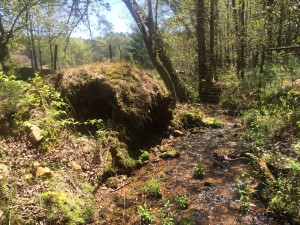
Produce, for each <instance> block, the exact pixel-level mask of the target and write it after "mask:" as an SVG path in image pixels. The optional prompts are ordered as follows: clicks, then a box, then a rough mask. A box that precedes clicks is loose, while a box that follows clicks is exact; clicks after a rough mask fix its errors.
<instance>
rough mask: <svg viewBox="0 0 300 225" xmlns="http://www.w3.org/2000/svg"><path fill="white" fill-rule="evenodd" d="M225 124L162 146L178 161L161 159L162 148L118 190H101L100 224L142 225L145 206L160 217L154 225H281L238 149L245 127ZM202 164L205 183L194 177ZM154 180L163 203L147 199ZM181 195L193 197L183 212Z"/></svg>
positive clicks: (97, 212) (228, 119)
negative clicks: (167, 222) (167, 220)
mask: <svg viewBox="0 0 300 225" xmlns="http://www.w3.org/2000/svg"><path fill="white" fill-rule="evenodd" d="M220 119H221V120H222V122H223V124H224V126H223V127H222V128H215V129H213V128H201V129H199V130H198V131H197V132H193V134H192V133H191V132H188V133H187V134H186V135H184V136H181V137H177V138H172V137H171V138H169V139H166V140H163V142H162V145H168V146H172V147H174V148H176V149H178V150H179V151H180V157H179V158H175V159H167V160H166V159H161V158H159V155H158V148H159V147H156V148H153V149H152V152H151V156H150V163H149V164H147V165H146V166H144V167H142V168H140V169H138V170H136V171H135V172H134V174H133V175H132V176H130V177H129V178H127V177H125V176H118V177H117V178H118V180H119V182H120V185H119V188H117V189H111V188H108V187H106V186H102V187H100V188H99V189H98V191H97V193H96V196H95V199H96V200H95V214H94V220H95V224H140V217H139V215H138V213H137V206H138V205H144V204H145V203H146V205H147V207H148V208H151V213H152V214H153V215H154V216H155V220H154V222H153V224H163V223H162V218H163V217H166V215H163V214H168V215H169V217H172V218H173V222H174V224H193V225H198V224H205V225H206V224H210V225H217V224H224V225H225V224H251V225H252V224H257V225H260V224H261V225H266V224H270V225H276V224H281V223H280V222H279V221H277V220H276V219H275V218H274V214H273V213H272V212H271V211H269V210H268V208H267V207H266V206H265V205H264V204H263V203H262V202H261V201H260V199H259V198H258V195H257V193H256V192H255V190H256V189H257V186H258V185H259V183H260V182H261V181H259V180H257V179H256V178H254V177H255V173H256V172H257V170H256V168H255V167H254V166H253V165H252V164H251V163H250V162H249V160H248V159H247V158H246V157H244V156H243V155H242V154H241V150H240V149H239V146H238V143H237V140H238V136H239V132H240V130H241V126H240V125H239V124H238V123H237V121H236V118H235V117H230V116H221V118H220ZM199 160H201V161H202V163H203V165H204V168H205V175H204V177H203V179H197V178H195V176H194V167H195V165H196V163H197V162H198V161H199ZM150 179H157V180H159V182H160V185H161V192H162V199H156V200H153V199H149V198H147V197H145V196H144V195H143V194H142V191H141V189H142V188H143V187H144V186H145V183H146V182H147V181H148V180H150ZM237 180H240V181H241V182H240V184H239V183H238V181H237ZM243 191H244V192H243ZM182 195H187V196H188V197H189V205H188V207H187V208H186V209H184V210H183V209H179V208H178V207H177V206H176V201H175V199H176V197H177V196H182ZM250 195H251V196H252V197H251V199H250V198H249V196H250ZM241 196H242V197H243V199H242V200H241ZM166 205H167V207H166ZM245 206H247V207H245ZM243 207H244V208H246V209H244V208H243ZM162 212H163V213H162ZM166 212H167V213H166Z"/></svg>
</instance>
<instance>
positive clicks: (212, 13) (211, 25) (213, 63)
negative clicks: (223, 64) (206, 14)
mask: <svg viewBox="0 0 300 225" xmlns="http://www.w3.org/2000/svg"><path fill="white" fill-rule="evenodd" d="M215 67H216V57H215V0H210V18H209V73H210V74H211V76H213V77H214V76H215Z"/></svg>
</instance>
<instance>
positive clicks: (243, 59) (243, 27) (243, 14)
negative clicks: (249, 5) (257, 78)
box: [240, 0, 246, 79]
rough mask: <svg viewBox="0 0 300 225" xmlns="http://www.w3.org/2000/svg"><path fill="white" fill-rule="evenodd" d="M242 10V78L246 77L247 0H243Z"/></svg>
mask: <svg viewBox="0 0 300 225" xmlns="http://www.w3.org/2000/svg"><path fill="white" fill-rule="evenodd" d="M241 1H242V4H241V11H240V19H241V32H240V33H241V37H240V43H241V47H240V53H241V55H240V71H241V78H242V79H244V78H245V66H246V65H245V64H246V62H245V38H246V37H245V34H246V32H245V0H241Z"/></svg>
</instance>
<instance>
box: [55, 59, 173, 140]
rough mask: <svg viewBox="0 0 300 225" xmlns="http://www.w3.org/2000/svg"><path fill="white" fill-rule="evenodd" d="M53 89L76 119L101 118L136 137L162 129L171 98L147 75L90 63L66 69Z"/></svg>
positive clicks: (128, 66) (129, 66)
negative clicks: (68, 105)
mask: <svg viewBox="0 0 300 225" xmlns="http://www.w3.org/2000/svg"><path fill="white" fill-rule="evenodd" d="M57 86H58V87H57V88H58V89H59V90H60V91H61V93H62V94H63V96H64V97H66V98H67V99H68V101H69V102H70V104H71V105H72V107H73V108H74V112H75V117H77V118H78V119H79V120H88V119H103V120H105V121H110V123H111V124H112V125H115V126H118V127H120V125H121V126H122V128H124V127H125V128H126V130H128V131H130V132H131V133H133V134H135V135H136V136H140V135H141V134H142V133H145V132H146V131H147V133H148V132H149V131H152V132H155V131H157V130H162V129H164V128H166V126H167V124H168V123H169V121H170V119H171V117H172V114H171V111H170V103H171V97H170V95H169V94H168V92H167V91H166V89H165V88H164V87H163V86H162V84H161V83H160V82H159V81H158V80H156V79H154V78H153V77H152V76H151V75H150V74H148V73H147V72H145V71H144V70H142V69H141V68H139V67H137V66H135V65H132V64H128V63H116V64H111V63H107V64H91V65H85V66H81V67H76V68H71V69H67V70H65V71H62V74H60V75H59V79H58V82H57Z"/></svg>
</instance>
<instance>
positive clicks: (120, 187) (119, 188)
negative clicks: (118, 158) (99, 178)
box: [110, 182, 131, 192]
mask: <svg viewBox="0 0 300 225" xmlns="http://www.w3.org/2000/svg"><path fill="white" fill-rule="evenodd" d="M128 184H131V182H128V183H125V184H123V185H121V186H120V187H118V188H117V189H114V190H111V191H110V192H116V191H118V190H120V189H122V188H123V187H125V186H127V185H128Z"/></svg>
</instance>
